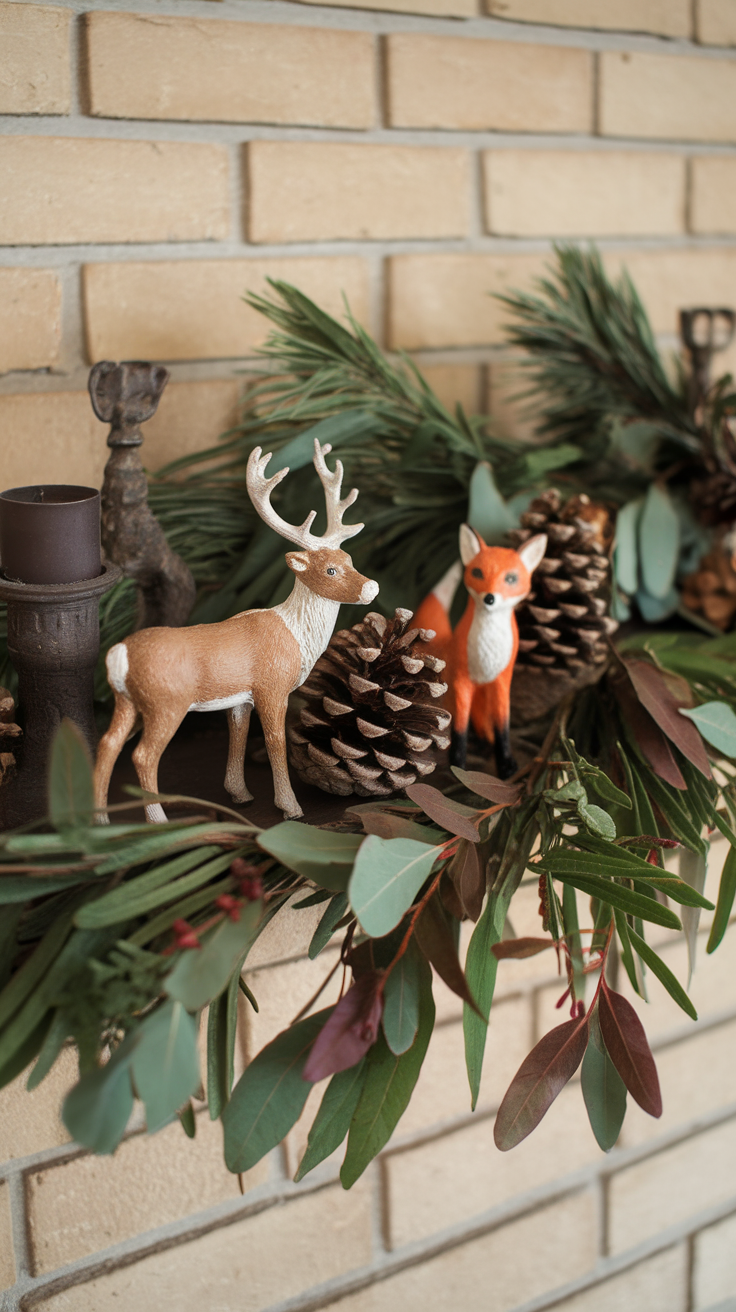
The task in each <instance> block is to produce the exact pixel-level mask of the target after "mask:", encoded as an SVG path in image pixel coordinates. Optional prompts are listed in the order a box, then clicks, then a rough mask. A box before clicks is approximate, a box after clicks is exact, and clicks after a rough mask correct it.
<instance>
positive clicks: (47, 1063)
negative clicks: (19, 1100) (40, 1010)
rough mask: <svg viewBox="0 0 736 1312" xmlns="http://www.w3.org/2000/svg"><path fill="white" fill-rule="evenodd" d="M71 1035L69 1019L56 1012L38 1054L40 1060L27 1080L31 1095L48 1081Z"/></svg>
mask: <svg viewBox="0 0 736 1312" xmlns="http://www.w3.org/2000/svg"><path fill="white" fill-rule="evenodd" d="M70 1033H71V1029H70V1025H69V1021H68V1019H67V1017H66V1016H65V1015H64V1014H63V1012H61V1011H57V1012H55V1013H54V1018H53V1020H52V1022H51V1026H50V1028H49V1031H48V1033H47V1035H46V1037H45V1039H44V1041H43V1046H42V1048H41V1051H40V1052H39V1054H38V1060H37V1062H36V1064H35V1066H34V1067H33V1070H32V1071H31V1073H30V1075H29V1076H28V1079H27V1080H26V1088H27V1089H28V1092H29V1093H31V1092H32V1091H33V1089H37V1088H38V1086H39V1084H40V1083H41V1081H42V1080H45V1079H46V1076H47V1075H48V1073H49V1071H50V1070H51V1067H52V1066H53V1064H54V1062H55V1061H56V1058H57V1057H58V1056H59V1053H60V1052H61V1050H62V1048H63V1046H64V1043H65V1042H66V1040H67V1039H68V1038H69V1035H70Z"/></svg>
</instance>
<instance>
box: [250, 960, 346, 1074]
mask: <svg viewBox="0 0 736 1312" xmlns="http://www.w3.org/2000/svg"><path fill="white" fill-rule="evenodd" d="M336 961H337V952H335V951H330V950H329V949H325V951H324V952H321V953H320V955H319V956H318V957H317V958H316V960H314V961H310V960H309V958H308V957H303V958H302V960H301V961H289V962H285V963H283V964H282V965H280V966H267V967H266V968H265V969H264V970H253V971H249V972H248V974H246V976H245V980H246V983H247V984H248V987H249V988H250V989H252V991H253V994H254V996H255V998H256V1000H257V1002H258V1011H257V1012H255V1011H253V1009H252V1008H251V1007H249V1008H248V1012H247V1016H248V1023H247V1035H246V1050H247V1058H248V1060H249V1061H250V1060H251V1059H252V1058H253V1057H255V1055H256V1053H258V1052H260V1051H261V1048H264V1047H265V1046H266V1044H267V1043H270V1042H271V1040H272V1039H275V1037H276V1035H277V1034H280V1033H281V1031H282V1030H284V1029H286V1027H287V1026H288V1025H290V1024H291V1022H292V1020H293V1019H294V1017H295V1016H296V1014H297V1012H299V1011H300V1010H301V1008H302V1007H303V1006H304V1005H305V1004H306V1003H307V1002H308V1001H309V999H310V998H311V997H312V995H313V994H314V993H315V992H316V991H317V989H318V988H319V986H320V984H321V983H322V981H323V979H325V978H326V976H327V975H328V974H329V973H330V971H331V970H332V968H333V966H334V965H335V963H336ZM342 973H343V972H342V969H340V970H337V971H336V972H335V975H334V976H333V978H332V979H331V980H330V982H329V984H328V985H327V987H326V988H325V990H324V993H322V994H321V995H320V998H319V1001H318V1003H316V1004H315V1008H314V1009H315V1010H316V1011H319V1010H321V1008H322V1007H330V1006H332V1004H333V1003H335V1002H337V999H338V998H339V996H340V986H341V984H342Z"/></svg>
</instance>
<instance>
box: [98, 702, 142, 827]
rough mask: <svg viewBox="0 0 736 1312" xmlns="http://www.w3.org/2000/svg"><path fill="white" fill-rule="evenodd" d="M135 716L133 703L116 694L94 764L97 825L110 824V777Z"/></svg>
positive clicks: (133, 723)
mask: <svg viewBox="0 0 736 1312" xmlns="http://www.w3.org/2000/svg"><path fill="white" fill-rule="evenodd" d="M136 715H137V712H136V709H135V707H134V705H133V703H132V702H131V701H129V699H128V698H127V697H124V696H123V694H122V693H116V694H115V710H114V711H113V716H112V720H111V721H110V728H109V729H108V731H107V733H106V734H104V736H103V737H102V738H101V739H100V744H99V747H98V748H97V760H96V762H95V775H94V788H95V807H96V808H97V812H98V813H97V815H96V816H95V823H96V824H98V825H109V823H110V819H109V816H108V815H107V813H106V811H105V807H106V806H107V793H108V789H109V787H110V776H111V774H112V771H113V766H114V765H115V762H116V761H117V759H118V757H119V755H120V752H121V750H122V747H123V744H124V743H125V741H126V739H127V738H128V735H129V734H130V732H131V730H132V729H133V726H134V725H135V722H136Z"/></svg>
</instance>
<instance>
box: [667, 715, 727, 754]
mask: <svg viewBox="0 0 736 1312" xmlns="http://www.w3.org/2000/svg"><path fill="white" fill-rule="evenodd" d="M680 715H686V716H687V718H688V719H689V720H692V721H693V723H694V724H695V725H696V726H697V728H698V729H699V730H700V732H701V733H702V735H703V737H704V738H705V740H706V742H709V743H710V744H711V746H712V747H715V749H716V751H717V752H723V755H724V756H733V757H736V715H735V714H734V712H733V709H732V707H730V706H729V705H728V703H727V702H703V703H702V705H701V706H695V707H694V708H693V710H687V709H686V708H685V707H684V706H681V707H680Z"/></svg>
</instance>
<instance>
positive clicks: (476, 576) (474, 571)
mask: <svg viewBox="0 0 736 1312" xmlns="http://www.w3.org/2000/svg"><path fill="white" fill-rule="evenodd" d="M470 573H471V574H472V576H473V578H474V579H482V578H483V570H482V569H478V568H477V566H476V568H475V569H471V571H470Z"/></svg>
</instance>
